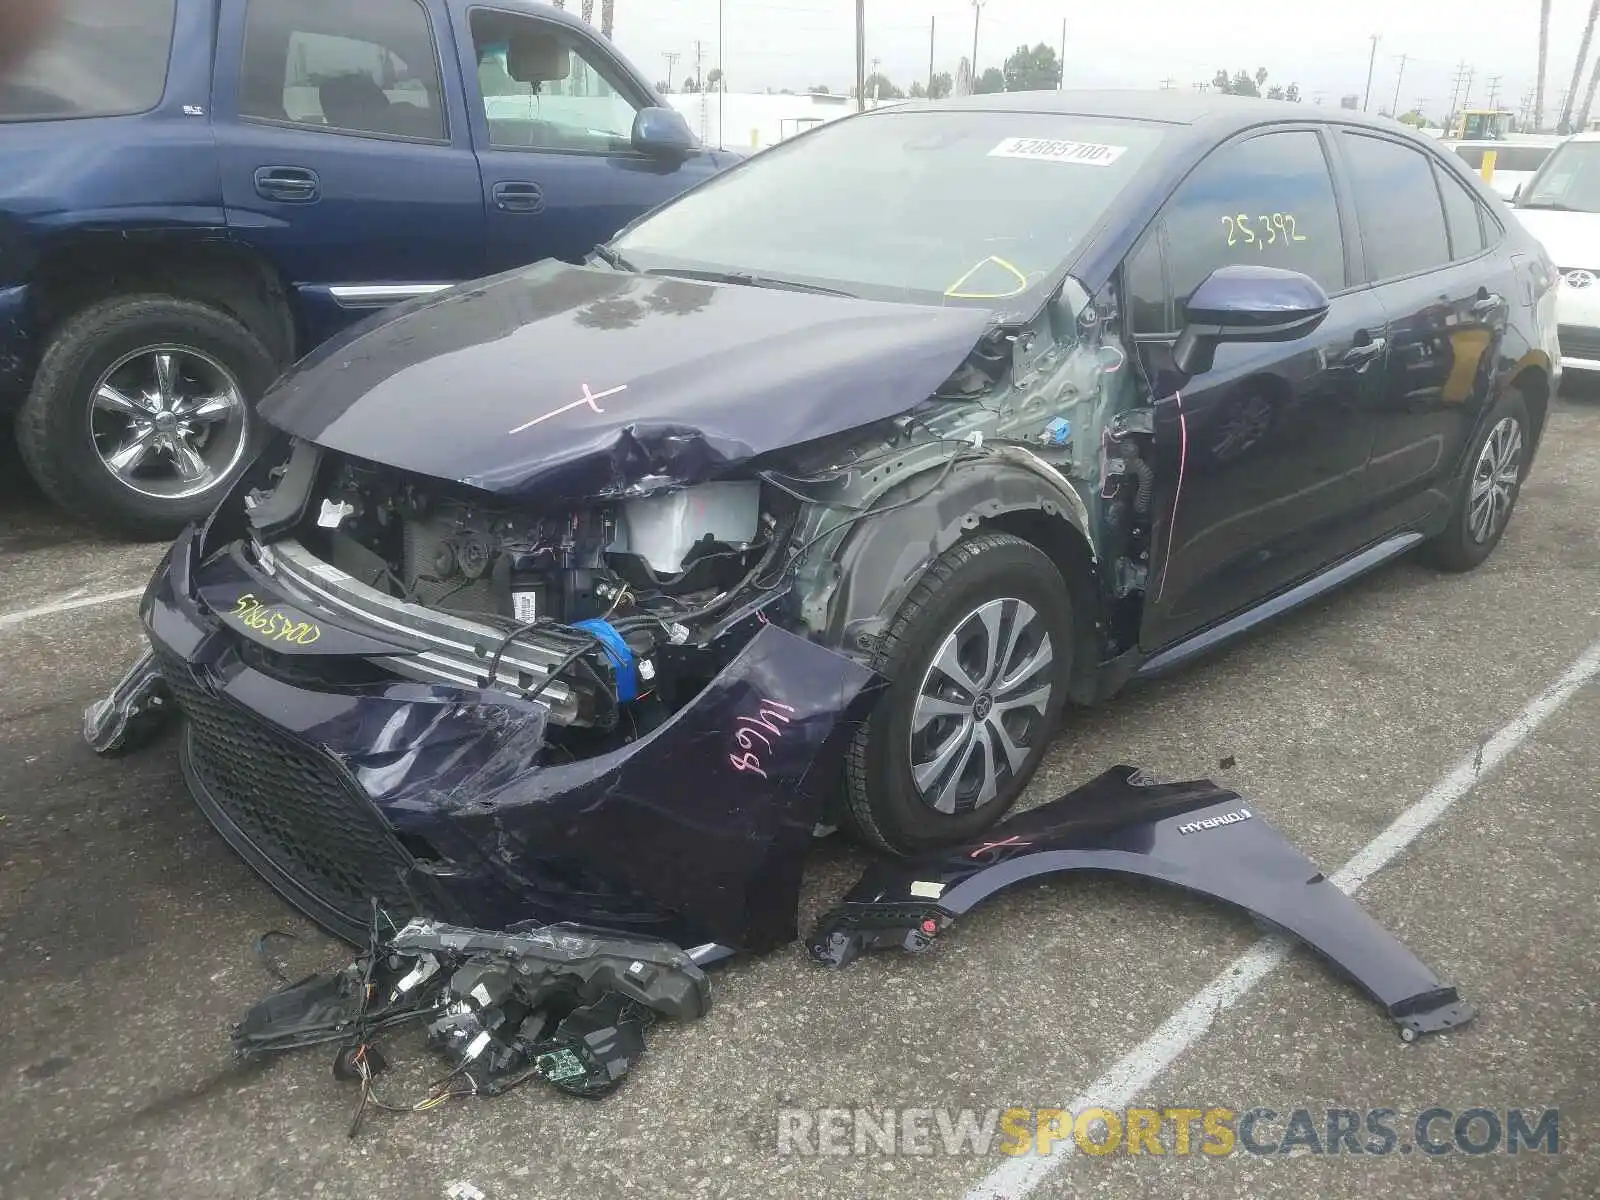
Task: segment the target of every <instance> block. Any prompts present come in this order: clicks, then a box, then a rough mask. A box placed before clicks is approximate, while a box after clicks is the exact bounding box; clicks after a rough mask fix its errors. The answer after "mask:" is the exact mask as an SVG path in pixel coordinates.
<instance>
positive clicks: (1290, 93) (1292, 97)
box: [1283, 83, 1300, 104]
mask: <svg viewBox="0 0 1600 1200" xmlns="http://www.w3.org/2000/svg"><path fill="white" fill-rule="evenodd" d="M1283 98H1284V99H1285V100H1287V101H1289V102H1290V103H1291V104H1299V103H1300V85H1299V84H1298V83H1291V84H1290V85H1289V86H1288V87H1286V88H1284V89H1283Z"/></svg>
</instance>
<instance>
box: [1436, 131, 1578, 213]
mask: <svg viewBox="0 0 1600 1200" xmlns="http://www.w3.org/2000/svg"><path fill="white" fill-rule="evenodd" d="M1560 144H1561V142H1560V139H1559V138H1549V139H1547V140H1544V141H1532V140H1525V141H1501V142H1455V143H1454V144H1452V145H1451V146H1450V149H1451V150H1452V151H1454V152H1455V155H1456V157H1458V158H1459V159H1461V161H1462V162H1464V163H1466V164H1467V166H1468V167H1469V168H1471V170H1472V173H1473V174H1474V175H1481V174H1483V159H1484V154H1485V152H1487V151H1493V152H1494V174H1493V176H1492V177H1491V178H1490V179H1489V186H1490V187H1492V188H1493V189H1494V190H1495V191H1497V192H1499V193H1500V195H1501V197H1502V198H1503V199H1505V200H1508V201H1509V200H1515V199H1516V197H1517V192H1518V191H1519V190H1520V189H1521V188H1522V186H1523V185H1524V184H1526V183H1527V182H1528V181H1529V180H1530V179H1532V178H1533V177H1534V176H1535V175H1536V174H1538V171H1539V168H1540V167H1542V166H1543V165H1544V160H1545V159H1547V158H1549V157H1550V154H1551V152H1552V151H1553V150H1555V148H1556V147H1557V146H1558V145H1560Z"/></svg>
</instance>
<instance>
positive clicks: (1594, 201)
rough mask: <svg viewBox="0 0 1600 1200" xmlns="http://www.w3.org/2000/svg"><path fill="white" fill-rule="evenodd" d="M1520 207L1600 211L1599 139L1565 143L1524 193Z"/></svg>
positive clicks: (1565, 210) (1588, 211)
mask: <svg viewBox="0 0 1600 1200" xmlns="http://www.w3.org/2000/svg"><path fill="white" fill-rule="evenodd" d="M1518 207H1519V208H1554V209H1559V210H1561V211H1563V212H1587V213H1595V212H1600V141H1596V142H1588V141H1584V142H1578V141H1572V142H1564V143H1562V145H1561V146H1560V148H1559V149H1557V150H1556V152H1555V153H1554V154H1552V155H1551V156H1550V158H1549V159H1548V161H1546V162H1545V164H1544V168H1543V169H1542V170H1541V171H1540V172H1539V174H1538V175H1537V176H1535V177H1534V180H1533V182H1532V183H1530V184H1529V185H1528V188H1527V190H1526V191H1524V192H1523V193H1522V202H1521V203H1520V204H1519V205H1518Z"/></svg>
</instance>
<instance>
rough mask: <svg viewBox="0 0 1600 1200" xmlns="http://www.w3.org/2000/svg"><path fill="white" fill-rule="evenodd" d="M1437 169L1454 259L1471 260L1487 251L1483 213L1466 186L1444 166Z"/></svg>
mask: <svg viewBox="0 0 1600 1200" xmlns="http://www.w3.org/2000/svg"><path fill="white" fill-rule="evenodd" d="M1434 169H1435V170H1436V171H1438V172H1439V193H1440V195H1442V196H1443V197H1444V216H1445V224H1446V225H1447V226H1448V228H1449V230H1450V257H1451V258H1454V259H1463V258H1471V257H1472V256H1473V255H1474V254H1477V253H1478V252H1479V251H1480V250H1482V249H1483V247H1484V240H1483V214H1482V210H1481V209H1480V208H1479V207H1478V202H1477V201H1476V200H1474V199H1473V198H1472V193H1471V192H1469V191H1468V190H1467V185H1466V184H1464V183H1462V182H1461V181H1460V180H1459V179H1457V178H1456V177H1455V176H1454V175H1453V174H1451V173H1450V172H1449V171H1448V170H1446V169H1445V168H1444V167H1442V166H1436V167H1435V168H1434Z"/></svg>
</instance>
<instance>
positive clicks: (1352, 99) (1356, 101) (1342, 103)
mask: <svg viewBox="0 0 1600 1200" xmlns="http://www.w3.org/2000/svg"><path fill="white" fill-rule="evenodd" d="M1339 107H1340V108H1360V107H1361V97H1360V96H1340V97H1339Z"/></svg>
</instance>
